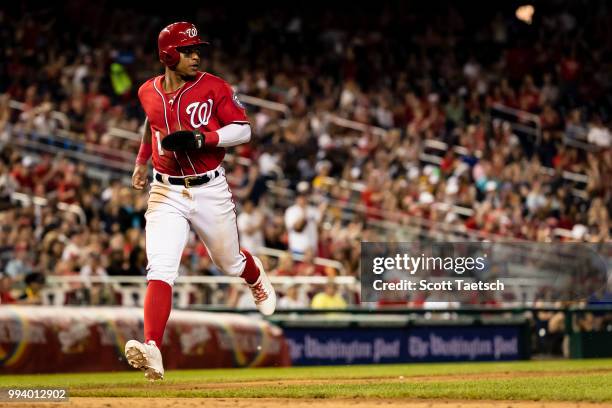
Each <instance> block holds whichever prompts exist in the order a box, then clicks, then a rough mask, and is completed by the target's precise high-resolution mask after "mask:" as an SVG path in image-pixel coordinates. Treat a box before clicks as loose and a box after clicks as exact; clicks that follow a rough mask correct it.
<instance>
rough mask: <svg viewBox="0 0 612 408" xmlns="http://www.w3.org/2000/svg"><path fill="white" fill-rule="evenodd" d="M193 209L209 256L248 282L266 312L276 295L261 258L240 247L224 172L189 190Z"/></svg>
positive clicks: (194, 222) (269, 311)
mask: <svg viewBox="0 0 612 408" xmlns="http://www.w3.org/2000/svg"><path fill="white" fill-rule="evenodd" d="M193 191H194V198H195V203H196V205H197V207H196V208H197V211H195V212H194V213H192V215H191V217H190V221H191V225H192V226H193V229H194V230H195V231H196V233H197V234H198V236H199V237H200V239H201V240H202V242H203V243H204V245H206V248H207V249H208V253H209V255H210V257H211V259H212V261H213V262H214V263H215V265H217V267H219V269H221V270H222V271H223V273H225V274H226V275H231V276H240V277H242V278H243V279H244V280H245V281H246V283H247V284H248V285H249V288H250V290H251V292H252V294H253V297H254V300H255V304H256V306H257V308H258V309H259V310H260V311H261V312H262V313H263V314H265V315H270V314H272V313H273V312H274V309H275V307H276V294H275V292H274V288H273V287H272V285H271V283H270V280H269V279H268V277H267V276H266V274H265V271H264V269H263V265H262V263H261V261H260V260H259V259H258V258H257V257H255V256H252V255H251V254H250V253H249V252H248V251H246V250H241V249H240V243H239V240H238V226H237V225H236V211H235V208H236V206H235V204H234V202H233V200H232V193H231V192H230V190H229V186H228V185H227V181H226V179H225V175H221V176H220V177H217V178H216V179H214V180H212V181H211V182H210V183H208V184H206V185H205V186H202V187H200V188H197V189H193Z"/></svg>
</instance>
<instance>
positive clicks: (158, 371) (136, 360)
mask: <svg viewBox="0 0 612 408" xmlns="http://www.w3.org/2000/svg"><path fill="white" fill-rule="evenodd" d="M125 357H126V358H127V361H128V363H130V365H131V366H132V367H134V368H138V369H140V370H142V371H144V373H145V378H146V379H148V380H149V381H155V380H163V379H164V363H163V361H162V355H161V352H160V351H159V349H158V348H157V345H155V342H154V341H152V340H151V341H149V343H148V344H145V343H141V342H139V341H137V340H130V341H128V342H127V343H125Z"/></svg>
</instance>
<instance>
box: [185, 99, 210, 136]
mask: <svg viewBox="0 0 612 408" xmlns="http://www.w3.org/2000/svg"><path fill="white" fill-rule="evenodd" d="M212 108H213V100H212V99H208V101H206V102H193V103H190V104H189V105H188V106H187V109H186V112H187V114H188V115H191V127H193V128H194V129H196V128H199V127H200V126H206V125H208V121H209V120H210V116H211V115H212Z"/></svg>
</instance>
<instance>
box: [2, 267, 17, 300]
mask: <svg viewBox="0 0 612 408" xmlns="http://www.w3.org/2000/svg"><path fill="white" fill-rule="evenodd" d="M12 286H13V279H12V278H11V277H10V276H9V275H7V274H5V273H0V304H10V303H15V302H16V299H15V298H14V297H13V294H12Z"/></svg>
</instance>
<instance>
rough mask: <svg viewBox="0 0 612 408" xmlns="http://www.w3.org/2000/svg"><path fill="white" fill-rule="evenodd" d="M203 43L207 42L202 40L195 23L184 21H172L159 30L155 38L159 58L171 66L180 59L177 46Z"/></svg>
mask: <svg viewBox="0 0 612 408" xmlns="http://www.w3.org/2000/svg"><path fill="white" fill-rule="evenodd" d="M203 44H208V43H207V42H205V41H202V39H201V38H200V36H199V35H198V29H197V28H196V26H195V25H193V24H191V23H187V22H184V21H181V22H180V23H172V24H170V25H169V26H168V27H166V28H164V29H163V30H161V32H160V33H159V37H158V38H157V47H158V48H159V60H160V61H161V62H162V63H163V64H165V65H167V66H169V67H173V66H175V65H176V64H178V62H179V60H180V59H181V57H180V55H179V52H178V51H177V50H176V49H177V48H179V47H188V46H192V45H203Z"/></svg>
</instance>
